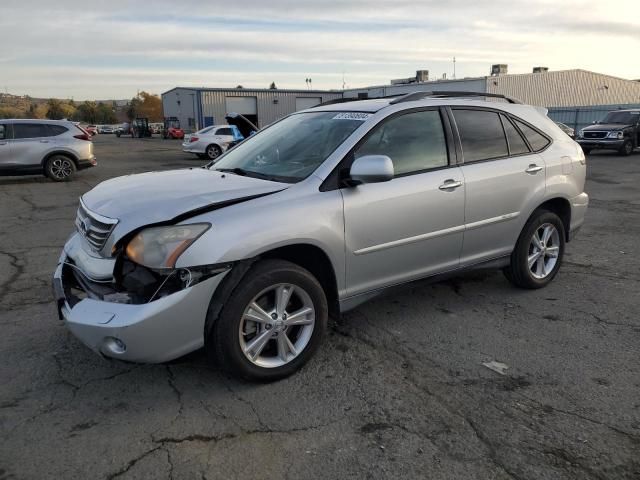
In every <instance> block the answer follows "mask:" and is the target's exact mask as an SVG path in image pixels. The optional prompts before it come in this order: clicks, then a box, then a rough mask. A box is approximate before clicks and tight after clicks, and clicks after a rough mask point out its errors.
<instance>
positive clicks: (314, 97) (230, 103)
mask: <svg viewBox="0 0 640 480" xmlns="http://www.w3.org/2000/svg"><path fill="white" fill-rule="evenodd" d="M337 98H342V92H341V91H324V90H279V89H268V90H267V89H249V88H188V87H176V88H172V89H171V90H169V91H167V92H164V93H163V94H162V108H163V111H164V116H165V117H176V118H178V120H180V125H181V126H182V127H183V128H184V129H185V130H191V131H193V130H198V129H200V128H204V127H208V126H209V125H220V124H224V123H226V121H225V119H224V117H225V115H226V114H227V113H229V112H235V113H240V114H242V115H244V116H245V117H247V118H248V119H249V120H251V121H252V122H253V123H254V124H256V125H257V126H258V127H260V128H261V127H264V126H266V125H269V124H270V123H272V122H274V121H276V120H278V119H280V118H282V117H284V116H286V115H289V114H290V113H293V112H297V111H299V110H304V109H306V108H311V107H314V106H316V105H318V104H320V103H323V102H326V101H329V100H335V99H337Z"/></svg>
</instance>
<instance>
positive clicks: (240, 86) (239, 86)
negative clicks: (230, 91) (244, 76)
mask: <svg viewBox="0 0 640 480" xmlns="http://www.w3.org/2000/svg"><path fill="white" fill-rule="evenodd" d="M236 88H244V87H243V86H242V85H238V86H237V87H236Z"/></svg>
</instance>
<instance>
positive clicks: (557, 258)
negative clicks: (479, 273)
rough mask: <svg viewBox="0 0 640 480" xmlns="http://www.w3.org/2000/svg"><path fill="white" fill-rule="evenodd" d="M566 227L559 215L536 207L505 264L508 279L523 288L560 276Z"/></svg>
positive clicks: (547, 282) (537, 285) (533, 287)
mask: <svg viewBox="0 0 640 480" xmlns="http://www.w3.org/2000/svg"><path fill="white" fill-rule="evenodd" d="M565 238H566V237H565V229H564V224H563V223H562V220H561V219H560V217H558V215H556V214H555V213H553V212H549V211H547V210H538V211H536V212H535V213H534V214H533V215H532V216H531V218H530V219H529V221H528V222H527V224H526V225H525V226H524V228H523V229H522V233H520V237H519V238H518V242H517V243H516V247H515V248H514V250H513V253H512V254H511V264H510V265H509V266H508V267H507V268H505V270H504V273H505V276H506V277H507V279H508V280H509V281H510V282H511V283H513V284H514V285H515V286H517V287H520V288H529V289H535V288H542V287H545V286H547V285H548V284H549V283H550V282H551V280H553V278H554V277H555V276H556V274H557V273H558V270H559V269H560V264H561V263H562V257H563V255H564V248H565Z"/></svg>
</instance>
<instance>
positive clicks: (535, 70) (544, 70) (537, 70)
mask: <svg viewBox="0 0 640 480" xmlns="http://www.w3.org/2000/svg"><path fill="white" fill-rule="evenodd" d="M548 71H549V67H533V73H547V72H548Z"/></svg>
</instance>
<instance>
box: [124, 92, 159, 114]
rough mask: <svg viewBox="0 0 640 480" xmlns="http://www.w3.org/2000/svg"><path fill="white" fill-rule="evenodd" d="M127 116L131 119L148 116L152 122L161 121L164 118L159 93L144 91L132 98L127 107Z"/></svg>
mask: <svg viewBox="0 0 640 480" xmlns="http://www.w3.org/2000/svg"><path fill="white" fill-rule="evenodd" d="M127 117H128V118H129V120H133V119H134V118H136V117H147V118H148V119H149V121H150V122H161V121H162V120H163V119H164V116H163V113H162V100H161V99H160V97H159V96H158V95H153V94H151V93H148V92H145V91H142V92H140V93H139V94H138V95H136V96H135V97H133V98H132V99H131V102H130V103H129V107H128V108H127Z"/></svg>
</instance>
